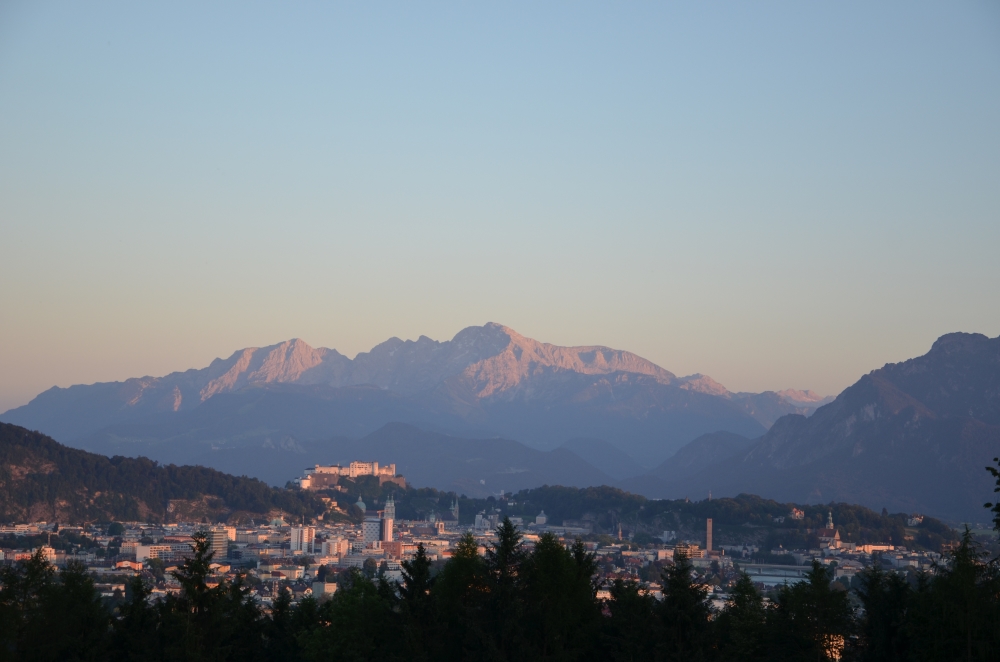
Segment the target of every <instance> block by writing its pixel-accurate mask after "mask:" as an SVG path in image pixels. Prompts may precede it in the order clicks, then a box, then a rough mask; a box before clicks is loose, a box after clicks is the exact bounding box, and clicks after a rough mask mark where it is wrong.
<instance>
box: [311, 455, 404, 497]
mask: <svg viewBox="0 0 1000 662" xmlns="http://www.w3.org/2000/svg"><path fill="white" fill-rule="evenodd" d="M341 476H343V477H344V478H351V479H354V478H357V477H358V476H377V477H378V484H379V485H384V484H385V483H395V484H396V485H399V486H400V487H406V479H405V478H403V476H397V475H396V465H395V464H386V465H383V466H381V467H380V466H379V465H378V462H351V463H350V464H349V465H347V466H346V467H342V466H340V465H339V464H333V465H330V466H323V465H321V464H317V465H316V466H314V467H313V468H311V469H306V473H305V475H304V476H302V477H301V478H296V479H295V480H294V481H293V482H294V483H295V484H296V485H298V486H299V487H300V488H302V489H303V490H325V489H329V488H332V487H334V486H335V485H337V483H338V482H340V478H341Z"/></svg>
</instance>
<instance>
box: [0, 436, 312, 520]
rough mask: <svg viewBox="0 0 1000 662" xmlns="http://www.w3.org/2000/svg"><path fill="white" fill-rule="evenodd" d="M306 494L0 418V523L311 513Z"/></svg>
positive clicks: (213, 518) (213, 517)
mask: <svg viewBox="0 0 1000 662" xmlns="http://www.w3.org/2000/svg"><path fill="white" fill-rule="evenodd" d="M314 509H315V503H314V502H313V497H312V496H311V495H309V494H303V493H299V492H294V491H289V490H281V489H275V488H272V487H269V486H268V485H267V484H265V483H263V482H261V481H259V480H256V479H253V478H246V477H236V476H230V475H228V474H224V473H222V472H219V471H215V470H214V469H207V468H205V467H192V466H176V465H166V466H163V465H159V464H157V463H156V462H153V461H152V460H148V459H146V458H126V457H120V456H116V457H112V458H108V457H104V456H102V455H96V454H93V453H87V452H86V451H81V450H76V449H73V448H68V447H66V446H63V445H62V444H60V443H58V442H56V441H54V440H53V439H50V438H49V437H47V436H45V435H43V434H41V433H38V432H32V431H30V430H26V429H25V428H22V427H18V426H16V425H8V424H6V423H0V520H2V521H7V522H10V521H25V520H48V521H53V520H55V521H58V522H62V523H76V522H82V521H97V520H147V521H165V520H171V519H177V518H187V517H198V518H201V517H209V518H210V519H212V520H215V519H217V518H225V517H227V516H229V515H232V514H234V513H238V512H245V513H248V514H249V513H257V514H263V513H270V512H273V511H283V512H285V513H289V514H292V515H303V514H307V513H310V514H311V513H312V511H313V510H314Z"/></svg>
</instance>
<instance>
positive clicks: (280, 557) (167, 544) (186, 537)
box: [0, 465, 940, 605]
mask: <svg viewBox="0 0 1000 662" xmlns="http://www.w3.org/2000/svg"><path fill="white" fill-rule="evenodd" d="M352 466H353V465H352ZM390 466H391V465H390ZM312 475H316V474H312ZM366 475H371V474H366ZM354 505H355V506H357V508H358V509H360V510H361V511H362V512H364V513H365V517H364V520H363V521H362V522H361V524H360V525H356V524H350V523H344V522H339V523H335V522H323V521H320V522H319V523H318V524H316V525H311V524H301V523H294V522H286V521H285V520H284V519H283V518H281V517H278V518H275V519H272V520H271V521H268V522H261V523H259V524H255V523H250V525H248V526H229V525H214V526H206V525H204V524H198V523H186V524H184V523H181V524H149V523H142V522H129V523H123V524H122V525H121V530H117V529H116V530H115V532H114V533H109V532H108V531H107V530H101V529H96V528H95V527H92V526H89V527H62V528H60V529H59V530H58V531H54V530H53V529H54V525H49V524H47V523H45V522H36V523H34V524H18V525H15V526H13V527H2V528H0V535H7V536H10V535H13V536H15V540H16V539H17V538H19V537H25V536H32V537H33V538H32V539H33V540H38V537H39V536H43V535H48V536H49V538H51V536H54V535H60V534H61V535H62V536H65V535H66V534H67V533H68V532H71V533H75V534H79V535H81V536H86V538H87V540H88V541H89V542H92V545H93V546H92V547H89V548H87V549H71V550H65V549H60V550H56V549H55V548H54V547H52V546H51V545H42V546H41V547H40V548H38V547H35V548H25V549H2V550H0V561H3V562H7V563H9V562H16V561H19V560H24V559H27V558H28V557H30V556H31V554H32V553H35V552H37V551H38V550H39V549H40V550H41V552H42V554H43V555H44V556H45V558H46V559H48V560H49V561H50V562H52V563H53V564H55V565H65V564H67V563H69V562H71V561H77V562H80V563H83V564H85V565H86V566H87V567H88V569H89V570H90V571H91V572H92V573H93V575H94V576H95V577H96V578H97V583H98V587H99V588H100V589H101V591H102V594H104V595H107V596H112V595H118V594H119V593H120V592H121V591H123V590H124V584H125V581H126V579H127V578H128V577H129V576H134V575H144V576H147V577H148V578H149V579H150V580H151V581H153V582H154V583H155V588H154V592H153V597H154V598H155V597H157V596H163V595H166V594H167V593H170V592H172V591H178V590H179V589H180V586H179V584H178V583H177V582H176V581H175V580H174V579H173V578H172V576H171V574H170V573H171V570H173V569H175V568H176V566H177V565H178V564H180V563H182V562H183V561H184V559H185V558H188V557H190V556H191V554H192V544H191V543H192V536H193V535H194V534H196V533H198V532H205V533H207V536H208V543H209V551H210V552H212V553H213V559H212V570H213V572H214V573H215V574H214V578H215V579H214V581H220V580H222V579H232V578H234V577H235V576H236V574H237V573H244V574H245V575H246V576H247V577H248V578H249V580H250V583H251V584H252V585H253V592H254V594H255V595H256V597H257V598H258V599H259V600H260V601H261V602H262V603H264V604H265V605H266V604H268V603H270V601H271V600H273V599H274V597H275V596H276V595H277V594H278V591H280V590H291V591H293V593H294V594H295V596H296V598H302V597H304V596H306V595H313V596H316V597H319V598H322V597H323V596H327V595H330V594H332V593H333V592H335V591H336V583H335V577H336V576H337V573H338V572H340V571H342V570H348V569H350V568H358V569H360V570H362V571H365V572H367V573H369V574H378V575H380V576H383V577H385V578H386V579H387V580H390V581H392V580H399V579H401V576H402V566H401V562H402V561H404V560H406V559H408V558H411V557H412V556H413V555H414V554H415V553H416V551H417V546H418V545H421V544H422V545H423V546H424V548H425V549H426V550H427V553H428V556H429V557H430V558H431V559H432V560H446V559H448V558H450V556H451V555H452V554H453V553H454V550H455V548H456V545H457V544H458V541H459V539H460V538H461V537H462V536H463V535H464V534H466V533H467V532H471V533H472V534H473V535H474V537H475V539H476V541H477V542H478V547H479V551H480V553H485V551H486V549H487V548H488V547H489V545H490V544H491V543H492V542H493V541H494V540H495V529H496V527H497V526H498V525H499V523H500V520H501V514H500V511H498V510H493V511H492V512H489V513H487V512H485V511H484V512H481V513H479V514H477V515H476V517H475V521H474V523H473V524H472V525H471V526H469V525H465V526H460V525H459V523H458V522H459V518H458V515H459V513H458V504H457V502H455V503H453V504H452V505H451V508H450V509H448V511H447V512H446V513H444V514H443V516H440V517H439V516H437V515H431V516H430V517H429V518H428V519H427V520H420V521H410V520H397V518H396V506H395V503H394V501H393V499H392V497H391V496H390V497H388V498H387V499H386V501H385V502H384V503H383V504H381V507H375V508H369V507H368V505H367V504H365V503H364V502H363V501H362V500H361V499H360V498H359V499H358V501H357V503H355V504H354ZM511 519H512V522H513V523H514V524H515V525H517V526H518V527H519V529H520V530H521V531H522V533H523V536H524V538H523V539H524V543H525V544H526V545H527V546H528V547H531V546H532V545H533V544H534V543H535V542H536V541H537V540H538V538H539V536H540V535H541V534H542V533H546V532H548V533H553V534H555V535H558V536H560V537H561V538H562V539H563V540H564V541H565V542H566V544H567V545H569V544H572V543H573V542H574V541H575V539H576V538H577V537H579V536H581V535H582V534H585V533H587V530H586V529H585V527H582V526H566V525H565V524H566V522H563V523H562V524H560V525H558V526H556V525H553V524H550V523H549V521H548V518H547V516H546V515H545V513H544V511H542V512H541V513H539V514H538V516H537V517H535V518H534V521H531V522H525V521H523V519H522V518H511ZM576 524H579V523H576ZM818 539H819V541H820V546H819V548H817V549H811V550H791V551H789V550H784V549H778V550H760V549H758V548H756V547H751V546H746V545H743V546H740V545H718V546H716V545H714V544H713V526H712V520H710V519H709V520H707V522H706V528H705V536H704V539H703V540H698V541H690V540H676V533H675V532H664V535H663V541H664V543H663V544H661V545H656V546H647V547H646V548H638V546H635V545H630V544H629V542H628V541H627V540H625V539H623V536H622V535H621V530H620V529H619V531H618V540H617V541H614V540H613V539H612V540H613V542H612V543H610V544H607V543H606V544H601V543H598V542H587V543H585V544H586V546H587V549H588V550H589V551H591V552H593V553H594V554H595V557H596V559H597V561H598V567H599V571H600V574H601V578H602V579H605V580H614V579H619V578H621V579H635V580H639V581H641V582H643V584H644V586H645V587H646V590H648V591H650V592H651V593H653V594H654V595H658V594H659V589H660V586H659V576H660V570H662V567H663V566H664V564H667V563H671V562H672V559H673V558H674V557H675V556H676V555H678V554H681V553H683V554H684V555H685V556H686V557H687V558H689V559H690V560H691V563H692V565H693V566H694V568H695V572H696V573H697V574H698V576H699V577H701V581H703V582H705V585H706V588H707V589H708V590H710V591H711V592H712V597H713V600H714V601H715V602H716V603H718V604H719V605H721V604H723V603H724V602H725V600H726V599H728V595H727V593H726V587H727V585H730V584H731V583H732V582H733V581H735V579H736V578H737V577H738V576H739V574H740V573H743V572H745V573H747V574H749V575H750V576H751V578H752V579H753V580H754V582H755V583H757V584H758V585H759V586H760V587H762V588H769V587H773V586H775V585H780V584H784V583H794V582H797V581H802V580H803V579H804V578H805V575H806V573H807V572H808V571H809V570H810V569H811V567H810V566H811V562H812V561H813V560H814V559H815V560H818V561H819V562H820V563H822V564H824V565H826V566H829V567H831V568H833V571H834V572H833V575H834V577H836V578H837V579H838V580H840V581H842V582H843V583H844V584H845V585H849V584H850V580H851V578H852V577H853V576H854V575H855V574H856V573H857V572H859V571H860V570H861V569H862V568H864V567H866V566H868V565H870V564H871V563H873V562H876V560H875V555H877V556H878V559H879V560H880V562H881V563H882V564H883V565H885V566H891V567H894V568H898V569H899V570H901V571H905V570H907V569H913V570H926V571H931V570H933V568H934V565H935V563H937V562H938V561H940V555H939V554H934V553H928V552H920V553H917V552H909V551H907V550H906V549H904V548H901V547H898V546H892V545H854V544H851V543H846V542H844V541H842V540H841V538H840V534H839V531H838V530H837V529H836V527H835V526H834V525H833V521H832V515H831V516H830V518H829V520H828V522H827V527H826V528H825V529H822V530H820V531H819V533H818ZM605 540H606V539H605ZM702 543H703V544H702ZM88 544H89V543H88ZM768 551H769V552H770V553H772V554H779V555H782V556H784V557H785V558H787V557H788V556H792V557H793V558H794V561H795V565H791V564H774V563H772V564H768V563H759V562H756V560H755V557H756V558H759V557H760V556H761V555H762V554H765V553H767V552H768ZM602 597H604V594H602Z"/></svg>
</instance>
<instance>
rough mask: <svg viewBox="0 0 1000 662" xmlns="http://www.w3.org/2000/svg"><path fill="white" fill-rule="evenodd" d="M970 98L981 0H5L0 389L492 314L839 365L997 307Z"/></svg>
mask: <svg viewBox="0 0 1000 662" xmlns="http://www.w3.org/2000/svg"><path fill="white" fill-rule="evenodd" d="M540 5H541V6H540ZM998 120H1000V5H998V4H997V3H995V2H969V3H962V2H952V3H944V2H933V3H919V2H898V3H888V2H886V3H860V2H859V3H801V2H795V3H792V2H789V3H683V4H682V3H630V4H624V3H603V4H598V3H586V4H585V3H562V4H559V3H493V4H487V3H461V4H459V3H455V4H431V3H405V4H403V3H400V4H387V3H350V4H347V3H342V4H336V3H325V2H324V3H316V4H308V3H304V2H296V3H267V4H264V3H261V4H250V3H243V2H240V3H228V4H224V3H204V2H198V3H190V4H185V3H180V2H170V3H162V4H159V5H154V4H153V3H134V2H122V3H91V2H59V3H44V2H23V3H18V2H0V255H2V260H0V311H2V312H0V411H2V410H4V409H6V408H7V407H10V406H15V405H18V404H23V403H24V402H26V401H27V400H28V399H30V398H31V397H32V396H34V395H35V394H36V393H38V392H39V391H41V390H43V389H45V388H48V387H49V386H52V385H54V384H58V385H61V386H67V385H70V384H73V383H81V382H84V383H89V382H94V381H104V380H111V379H123V378H126V377H129V376H136V375H143V374H163V373H166V372H169V371H172V370H181V369H186V368H189V367H200V366H203V365H206V364H207V363H208V362H209V361H210V360H211V359H212V358H214V357H216V356H224V355H228V354H229V353H231V352H232V351H233V350H235V349H237V348H239V347H244V346H250V345H263V344H269V343H273V342H277V341H279V340H284V339H287V338H291V337H301V338H303V339H304V340H306V341H307V342H309V343H310V344H312V345H315V346H319V345H324V346H330V347H336V348H337V349H339V350H341V351H343V352H344V353H346V354H348V355H352V356H353V354H354V353H356V352H358V351H362V350H366V349H368V348H370V347H371V346H372V345H373V344H375V343H377V342H380V341H382V340H384V339H385V338H387V337H389V336H393V335H395V336H399V337H402V338H416V337H417V336H419V335H420V334H426V335H428V336H431V337H432V338H436V339H442V340H443V339H446V338H450V337H451V336H452V335H453V334H454V333H455V332H457V331H458V330H459V329H461V328H463V327H465V326H468V325H470V324H482V323H484V322H487V321H497V322H502V323H504V324H507V325H509V326H512V327H513V328H515V329H517V330H518V331H520V332H521V333H524V334H525V335H528V336H531V337H534V338H537V339H539V340H543V341H547V342H553V343H558V344H606V345H610V346H613V347H617V348H622V349H628V350H631V351H634V352H637V353H639V354H641V355H643V356H645V357H647V358H649V359H651V360H654V361H656V362H657V363H659V364H660V365H662V366H663V367H665V368H667V369H669V370H672V371H674V372H677V373H679V374H688V373H692V372H702V373H705V374H709V375H711V376H712V377H714V378H715V379H717V380H718V381H720V382H722V383H723V384H725V385H726V386H728V387H729V388H730V389H733V390H755V391H759V390H764V389H781V388H788V387H795V388H812V389H815V390H817V391H820V392H822V393H825V394H826V393H836V392H838V391H839V390H841V389H842V388H844V387H845V386H847V385H849V384H850V383H852V382H853V381H855V380H856V379H857V378H858V377H859V376H860V375H861V374H863V373H864V372H867V371H868V370H871V369H873V368H876V367H879V366H881V365H882V364H883V363H885V362H888V361H898V360H902V359H905V358H908V357H911V356H914V355H917V354H921V353H923V352H925V351H926V350H927V349H928V348H929V347H930V345H931V343H932V342H933V340H934V339H935V338H936V337H937V336H938V335H940V334H942V333H946V332H949V331H955V330H963V331H979V332H982V333H987V334H989V335H991V336H995V335H997V334H998V333H1000V295H998V292H1000V262H998V252H1000V184H998V182H1000V121H998Z"/></svg>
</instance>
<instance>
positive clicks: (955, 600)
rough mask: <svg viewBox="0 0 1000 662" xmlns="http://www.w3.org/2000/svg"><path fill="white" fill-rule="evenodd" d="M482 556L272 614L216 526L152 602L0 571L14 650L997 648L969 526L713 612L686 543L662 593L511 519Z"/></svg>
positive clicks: (783, 653)
mask: <svg viewBox="0 0 1000 662" xmlns="http://www.w3.org/2000/svg"><path fill="white" fill-rule="evenodd" d="M497 534H498V536H497V541H496V543H494V544H492V545H491V546H490V548H489V549H488V550H487V551H486V554H485V555H480V554H479V552H478V549H477V544H476V541H475V539H474V538H473V537H472V536H471V535H467V536H466V537H465V538H463V539H462V540H461V542H460V544H459V545H458V547H457V549H456V551H455V554H454V556H453V557H452V558H451V559H450V560H449V561H448V562H447V563H445V564H444V566H443V567H442V568H441V570H440V572H438V573H436V574H433V573H432V564H431V561H430V559H429V558H428V556H427V555H426V553H425V552H424V549H423V547H422V546H420V547H419V548H418V553H417V555H416V556H415V558H414V559H413V560H411V561H408V562H405V563H404V573H403V581H402V582H401V583H399V584H389V583H388V582H386V581H385V580H384V579H380V578H378V577H369V576H366V575H365V574H363V573H361V572H358V571H356V570H355V571H353V572H351V573H349V574H346V575H342V576H341V577H340V587H339V590H338V591H337V592H336V593H335V594H334V595H333V597H332V598H331V599H329V600H326V601H323V602H317V601H316V600H315V599H313V598H312V597H306V598H305V599H303V600H301V601H300V602H299V603H298V604H297V605H294V606H293V605H292V601H291V596H290V594H289V593H288V592H284V593H282V594H280V597H278V598H277V599H276V600H275V601H274V604H273V606H272V609H271V610H270V613H265V611H264V610H263V609H262V608H261V606H260V605H259V604H258V603H257V601H256V600H254V599H253V598H252V597H251V595H250V592H249V586H248V585H247V584H246V583H245V582H244V581H243V580H242V579H237V580H235V581H232V582H222V583H220V584H218V585H210V584H209V582H208V579H209V572H210V571H209V563H210V561H211V554H210V553H209V552H208V551H207V550H208V545H207V542H206V540H205V537H204V536H200V537H198V538H197V540H196V544H195V553H194V555H193V557H192V558H190V559H189V560H187V561H186V562H185V563H183V564H182V565H181V566H179V568H178V570H177V571H176V572H175V574H174V577H175V578H176V580H177V581H178V582H179V584H180V586H181V588H180V591H179V593H177V594H175V595H169V596H167V597H166V598H164V599H162V600H159V601H155V602H150V601H149V599H148V598H149V595H150V589H149V587H148V586H146V585H145V584H144V583H143V581H142V580H141V579H138V578H136V579H134V580H133V581H132V582H131V583H130V584H129V586H128V590H127V592H126V596H125V598H124V600H121V601H119V602H118V603H117V604H112V603H111V601H107V600H102V599H101V598H100V597H99V595H98V593H97V591H96V590H95V588H94V584H93V581H92V580H91V578H90V577H89V576H88V575H87V573H86V570H85V568H83V567H82V566H79V565H70V566H68V567H67V568H65V569H63V570H61V571H59V572H56V571H55V569H54V568H52V567H51V566H50V565H49V564H47V563H46V562H45V560H44V558H43V557H42V556H41V555H40V554H37V555H35V556H34V557H33V558H32V559H31V560H29V561H26V562H22V563H19V564H17V565H14V566H8V567H5V568H3V569H2V570H0V583H2V588H0V659H3V660H122V661H126V660H128V661H132V660H135V661H139V660H237V661H240V662H243V661H246V662H251V661H254V660H261V661H265V660H622V661H625V660H684V661H685V662H690V661H698V660H705V661H709V660H803V661H806V660H808V661H813V660H830V659H838V658H839V659H844V660H865V661H867V660H872V661H875V660H879V661H881V660H893V661H895V660H899V661H902V660H914V661H917V660H921V661H922V660H935V661H937V660H996V659H1000V573H998V572H997V564H996V562H995V561H990V560H988V559H986V558H983V556H982V554H981V553H980V552H978V551H977V548H976V545H975V543H974V541H973V539H972V537H971V535H970V534H968V532H967V533H966V535H965V536H964V538H963V539H962V542H961V544H960V545H959V547H958V548H957V549H956V550H955V551H954V552H953V553H952V555H951V559H950V563H948V564H947V565H946V566H944V567H942V568H941V571H940V572H939V573H937V574H935V575H933V576H924V577H920V579H919V580H918V581H917V582H916V583H915V584H910V583H908V582H907V581H906V580H905V579H904V578H903V577H902V576H900V575H898V574H896V573H891V572H885V571H883V570H882V569H881V568H880V567H879V565H878V564H876V565H874V566H873V567H872V568H870V569H867V570H866V571H864V573H863V574H862V576H861V589H860V590H859V591H858V593H857V596H856V598H857V603H856V604H855V603H854V602H852V597H851V595H850V594H849V593H847V592H846V591H843V590H837V589H836V588H834V587H831V583H832V576H831V574H830V571H829V570H827V569H826V568H824V567H823V566H821V565H820V564H818V563H817V564H814V565H813V568H812V570H811V571H810V572H809V575H808V580H807V581H804V582H800V583H797V584H794V585H791V586H784V587H780V588H779V589H777V590H776V591H775V592H773V593H772V594H771V595H770V596H769V597H768V598H765V596H764V595H762V594H761V593H760V592H758V591H757V590H756V589H755V587H754V585H753V583H752V582H751V580H750V579H749V577H747V576H745V575H744V576H743V577H741V578H740V579H739V581H738V582H737V583H736V585H735V587H734V590H733V592H732V594H731V602H730V604H729V605H728V606H726V607H725V608H724V609H723V610H722V611H721V612H718V613H713V612H712V610H711V609H710V606H709V601H708V599H707V596H706V591H705V588H704V587H702V586H700V585H698V584H696V583H695V582H694V580H693V573H692V568H691V564H690V562H689V561H688V560H687V559H686V558H684V557H683V556H682V555H678V557H677V558H676V559H675V562H674V563H673V565H671V566H668V567H667V568H666V569H665V570H664V572H663V576H662V585H663V598H662V599H661V600H658V599H656V598H654V597H653V596H652V595H650V594H649V593H647V592H646V591H644V590H643V589H642V588H641V587H640V586H639V585H638V584H636V583H631V582H626V581H616V582H614V583H613V584H611V585H610V586H609V587H608V588H609V589H610V593H611V596H612V599H610V600H607V601H602V600H598V599H597V589H598V585H597V583H596V582H595V571H596V565H595V561H594V558H593V555H591V554H589V553H587V552H586V550H585V548H584V546H583V544H582V543H581V542H579V541H577V543H576V544H574V545H573V546H572V547H571V548H567V547H566V546H565V545H564V544H562V543H561V542H560V541H559V540H558V539H557V538H555V537H554V536H552V535H550V534H546V535H543V536H541V538H540V539H539V541H538V542H537V544H536V545H535V546H534V548H533V549H531V550H530V551H528V550H526V549H525V547H524V546H523V545H522V542H521V535H520V533H519V532H518V530H517V528H516V527H514V526H513V525H512V524H511V523H510V521H509V520H507V521H505V522H504V523H503V524H502V525H501V526H500V527H499V529H498V531H497Z"/></svg>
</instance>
